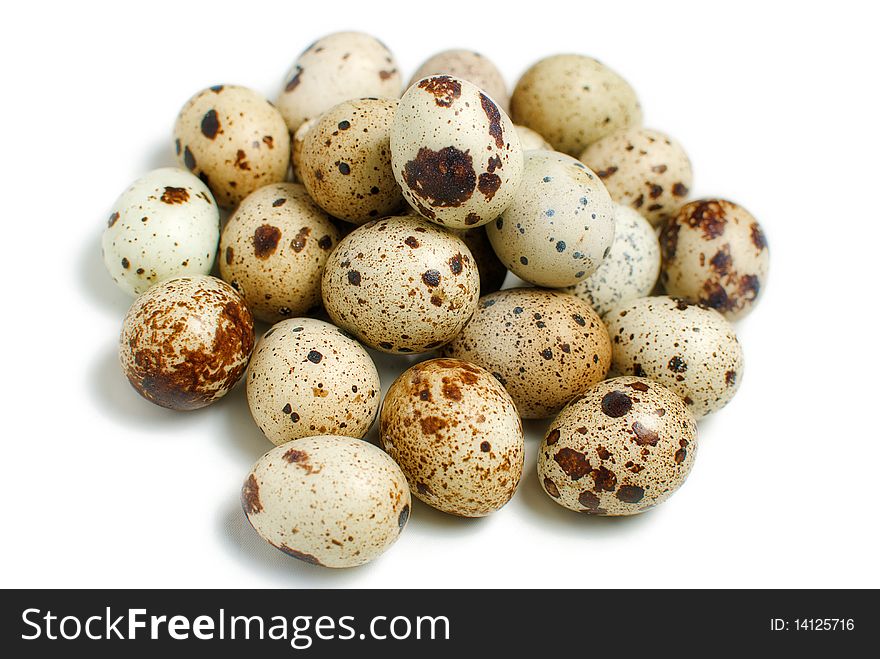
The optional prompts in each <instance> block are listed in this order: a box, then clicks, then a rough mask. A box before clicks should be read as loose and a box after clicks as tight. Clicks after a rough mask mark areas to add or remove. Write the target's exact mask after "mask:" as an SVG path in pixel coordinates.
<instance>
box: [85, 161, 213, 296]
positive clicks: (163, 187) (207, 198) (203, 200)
mask: <svg viewBox="0 0 880 659" xmlns="http://www.w3.org/2000/svg"><path fill="white" fill-rule="evenodd" d="M219 236H220V211H219V210H218V209H217V204H216V203H214V198H213V197H212V196H211V192H210V190H208V188H207V186H206V185H205V184H204V183H202V182H201V181H200V180H199V179H197V178H196V177H195V176H193V175H192V174H190V173H189V172H187V171H185V170H183V169H177V168H174V167H164V168H162V169H154V170H153V171H151V172H149V173H148V174H146V175H145V176H143V177H142V178H139V179H138V180H137V181H135V182H134V183H132V184H131V185H130V186H129V187H128V189H127V190H126V191H125V192H123V193H122V195H121V196H120V197H119V199H117V200H116V203H115V204H114V205H113V211H112V212H111V213H110V218H109V219H108V220H107V228H106V229H105V230H104V236H103V239H102V241H101V247H102V251H103V255H104V265H106V266H107V271H108V272H109V273H110V276H111V277H113V281H115V282H116V284H117V285H118V286H119V288H121V289H122V290H124V291H125V292H126V293H128V294H129V295H140V294H141V293H143V292H144V291H146V290H147V289H148V288H149V287H150V286H152V285H153V284H156V283H158V282H160V281H164V280H166V279H169V278H171V277H177V276H182V275H188V274H193V275H206V274H208V273H209V272H210V271H211V267H212V266H213V265H214V258H215V256H216V255H217V240H218V238H219Z"/></svg>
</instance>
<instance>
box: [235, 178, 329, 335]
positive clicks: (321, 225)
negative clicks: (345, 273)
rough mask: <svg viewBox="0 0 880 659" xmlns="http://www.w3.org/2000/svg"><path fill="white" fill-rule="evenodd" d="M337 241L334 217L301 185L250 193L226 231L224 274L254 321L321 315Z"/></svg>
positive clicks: (272, 320)
mask: <svg viewBox="0 0 880 659" xmlns="http://www.w3.org/2000/svg"><path fill="white" fill-rule="evenodd" d="M338 242H339V232H338V231H337V229H336V227H335V226H334V225H333V223H332V222H331V220H330V217H329V216H328V215H327V214H326V213H325V212H324V211H322V210H321V209H320V208H318V206H317V205H315V203H314V202H313V201H312V200H311V198H310V197H309V196H308V194H307V193H306V191H305V188H303V186H302V185H298V184H296V183H273V184H272V185H267V186H265V187H263V188H260V189H259V190H257V191H256V192H253V193H251V194H250V195H248V197H247V198H246V199H245V200H244V201H242V202H241V204H240V205H239V207H238V208H237V209H236V211H235V213H234V214H233V215H232V217H231V218H229V221H228V222H227V223H226V226H225V227H223V234H222V236H221V238H220V255H221V256H220V276H221V277H223V279H224V280H226V281H228V282H229V283H230V284H232V286H233V287H234V288H235V289H236V290H237V291H238V292H239V293H241V294H242V295H243V296H244V299H245V301H246V302H247V305H248V308H250V310H251V313H253V314H254V316H255V317H256V318H258V319H259V320H262V321H264V322H267V323H276V322H278V321H279V320H283V319H284V318H290V317H295V316H300V315H303V314H306V313H312V312H315V311H317V310H318V309H319V308H320V306H321V276H322V275H323V273H324V264H325V263H326V262H327V257H328V255H329V254H330V252H331V251H332V250H333V248H334V247H335V246H336V244H337V243H338Z"/></svg>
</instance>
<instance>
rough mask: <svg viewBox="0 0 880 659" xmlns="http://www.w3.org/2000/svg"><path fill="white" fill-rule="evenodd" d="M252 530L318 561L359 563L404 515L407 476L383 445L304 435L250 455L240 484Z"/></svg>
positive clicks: (376, 551) (383, 543)
mask: <svg viewBox="0 0 880 659" xmlns="http://www.w3.org/2000/svg"><path fill="white" fill-rule="evenodd" d="M241 504H242V508H244V512H245V514H246V515H247V518H248V521H249V522H250V523H251V525H252V526H253V527H254V530H255V531H256V532H257V533H258V534H259V535H260V536H261V537H262V538H263V540H265V541H266V542H268V543H269V544H270V545H272V546H273V547H275V548H277V549H279V550H281V551H283V552H284V553H285V554H287V555H288V556H292V557H293V558H297V559H299V560H301V561H305V562H306V563H312V564H315V565H323V566H325V567H335V568H342V567H354V566H357V565H363V564H364V563H368V562H370V561H372V560H374V559H376V558H378V557H379V556H380V555H381V554H382V553H384V552H385V551H387V550H388V548H389V547H391V545H392V544H394V542H395V541H396V540H397V538H398V537H399V536H400V533H401V531H403V528H404V527H405V526H406V523H407V520H408V519H409V514H410V508H411V506H412V499H411V498H410V493H409V488H408V487H407V484H406V478H405V477H404V475H403V473H401V471H400V468H399V467H398V466H397V465H396V464H395V463H394V461H393V460H392V459H391V458H389V457H388V456H387V455H386V454H385V452H384V451H382V450H381V449H379V448H377V447H376V446H374V445H373V444H370V443H369V442H365V441H364V440H362V439H354V438H352V437H340V436H335V435H325V436H319V437H307V438H305V439H300V440H298V441H296V442H294V443H292V444H287V445H284V446H277V447H275V448H274V449H272V450H271V451H269V452H268V453H266V454H265V455H264V456H263V457H261V458H260V459H259V460H257V462H256V464H254V466H253V468H252V469H251V471H250V473H249V474H248V476H247V478H246V479H245V481H244V485H243V486H242V489H241Z"/></svg>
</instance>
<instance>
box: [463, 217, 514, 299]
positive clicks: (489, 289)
mask: <svg viewBox="0 0 880 659" xmlns="http://www.w3.org/2000/svg"><path fill="white" fill-rule="evenodd" d="M449 231H450V232H451V233H454V234H455V235H456V236H458V237H459V238H461V239H462V240H463V241H464V244H465V245H467V246H468V249H469V250H471V255H472V256H473V257H474V262H475V263H476V264H477V270H479V272H480V295H488V294H489V293H494V292H495V291H497V290H498V289H499V288H501V286H502V285H503V284H504V279H505V278H506V277H507V268H506V267H504V264H503V263H502V262H501V261H500V260H499V258H498V255H497V254H495V250H494V249H492V243H490V242H489V236H488V235H486V227H476V228H475V229H449Z"/></svg>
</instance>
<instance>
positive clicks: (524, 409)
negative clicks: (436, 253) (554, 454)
mask: <svg viewBox="0 0 880 659" xmlns="http://www.w3.org/2000/svg"><path fill="white" fill-rule="evenodd" d="M443 353H444V354H445V355H447V356H450V357H455V358H458V359H464V360H466V361H469V362H472V363H474V364H477V365H479V366H481V367H483V368H485V369H486V370H487V371H489V372H490V373H491V374H492V375H494V376H495V378H496V379H497V380H498V381H499V382H500V383H501V384H503V385H504V386H505V387H506V388H507V391H508V392H509V393H510V395H511V397H512V398H513V401H514V403H516V407H517V409H518V410H519V413H520V415H521V416H522V417H523V418H524V419H540V418H544V417H548V416H552V415H554V414H556V413H557V412H559V410H560V409H562V407H563V406H564V405H565V404H566V403H568V401H570V400H571V399H572V398H574V397H575V396H577V395H579V394H582V393H584V392H585V391H587V390H588V389H589V388H590V387H592V386H593V385H594V384H596V383H597V382H600V381H601V380H602V379H604V378H605V375H606V374H607V373H608V367H609V364H610V363H611V344H610V342H609V340H608V332H607V331H606V329H605V326H604V325H603V324H602V321H601V319H600V318H599V316H598V315H597V314H596V312H595V311H593V309H592V307H590V305H589V304H587V303H586V302H584V301H583V300H580V299H578V298H576V297H575V296H573V295H567V294H566V293H561V292H559V291H549V290H543V289H539V288H514V289H508V290H503V291H498V292H497V293H492V294H491V295H487V296H485V297H483V298H480V303H479V306H478V308H477V311H476V313H474V316H473V318H472V319H471V320H470V322H469V323H468V324H467V325H466V326H465V328H464V330H463V331H462V332H461V334H459V335H458V336H457V337H456V338H455V339H454V340H453V341H452V342H451V343H450V344H449V345H447V346H446V347H445V348H444V350H443Z"/></svg>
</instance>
